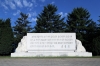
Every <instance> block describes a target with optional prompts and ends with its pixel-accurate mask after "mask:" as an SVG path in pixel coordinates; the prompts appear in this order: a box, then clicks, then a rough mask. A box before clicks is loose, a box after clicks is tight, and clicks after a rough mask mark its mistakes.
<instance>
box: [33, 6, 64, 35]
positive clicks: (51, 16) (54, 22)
mask: <svg viewBox="0 0 100 66" xmlns="http://www.w3.org/2000/svg"><path fill="white" fill-rule="evenodd" d="M56 11H57V7H56V6H55V5H52V4H48V5H47V6H44V10H43V11H42V12H41V13H40V14H39V16H38V17H37V21H36V26H35V27H34V28H35V30H34V32H36V33H54V32H64V28H65V23H64V22H63V20H64V18H61V15H59V14H56Z"/></svg>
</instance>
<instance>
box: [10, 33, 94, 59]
mask: <svg viewBox="0 0 100 66" xmlns="http://www.w3.org/2000/svg"><path fill="white" fill-rule="evenodd" d="M59 56H60V57H61V56H78V57H91V56H92V53H90V52H86V50H85V48H84V47H83V45H82V42H81V41H80V40H78V39H76V33H27V36H24V37H23V38H22V39H21V42H19V44H18V47H17V48H16V50H15V52H14V53H11V57H59Z"/></svg>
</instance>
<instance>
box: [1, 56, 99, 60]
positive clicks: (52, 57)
mask: <svg viewBox="0 0 100 66" xmlns="http://www.w3.org/2000/svg"><path fill="white" fill-rule="evenodd" d="M0 58H30V59H31V58H36V59H38V58H41V59H42V58H43V59H46V58H47V59H48V58H50V59H52V58H100V56H93V57H69V56H68V57H65V56H64V57H10V56H0Z"/></svg>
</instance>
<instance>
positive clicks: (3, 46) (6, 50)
mask: <svg viewBox="0 0 100 66" xmlns="http://www.w3.org/2000/svg"><path fill="white" fill-rule="evenodd" d="M0 37H1V38H0V55H9V54H10V53H11V52H12V44H13V32H12V28H11V24H10V19H9V18H8V19H6V20H2V26H1V33H0Z"/></svg>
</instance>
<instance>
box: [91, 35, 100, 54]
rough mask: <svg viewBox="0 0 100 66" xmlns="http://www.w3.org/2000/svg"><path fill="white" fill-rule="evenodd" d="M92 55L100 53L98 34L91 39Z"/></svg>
mask: <svg viewBox="0 0 100 66" xmlns="http://www.w3.org/2000/svg"><path fill="white" fill-rule="evenodd" d="M92 52H93V55H100V36H99V37H97V38H95V39H93V50H92Z"/></svg>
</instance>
